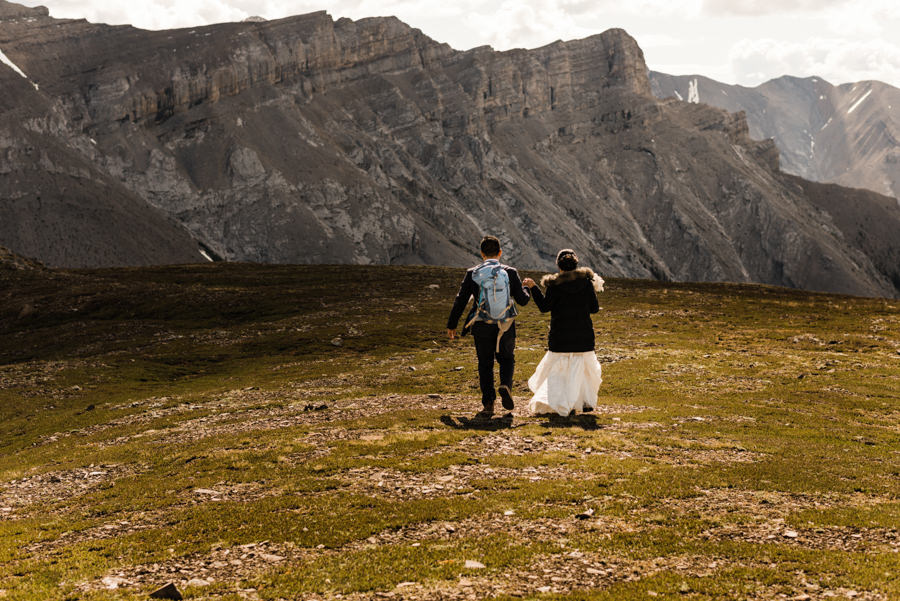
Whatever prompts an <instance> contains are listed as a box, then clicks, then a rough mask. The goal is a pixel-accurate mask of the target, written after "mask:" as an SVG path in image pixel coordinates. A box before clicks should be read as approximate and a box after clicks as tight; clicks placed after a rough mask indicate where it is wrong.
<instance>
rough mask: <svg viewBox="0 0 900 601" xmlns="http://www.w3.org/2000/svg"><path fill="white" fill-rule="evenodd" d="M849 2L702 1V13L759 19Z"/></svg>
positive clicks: (846, 0)
mask: <svg viewBox="0 0 900 601" xmlns="http://www.w3.org/2000/svg"><path fill="white" fill-rule="evenodd" d="M848 1H849V0H703V6H702V11H703V13H704V14H707V15H711V16H717V17H719V16H737V17H748V16H749V17H759V16H763V15H773V14H774V15H785V14H796V13H805V12H817V11H821V10H823V9H825V8H827V7H829V6H833V5H840V4H846V3H848Z"/></svg>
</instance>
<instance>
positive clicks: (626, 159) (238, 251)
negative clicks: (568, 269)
mask: <svg viewBox="0 0 900 601" xmlns="http://www.w3.org/2000/svg"><path fill="white" fill-rule="evenodd" d="M0 51H2V52H3V53H4V54H5V56H6V57H7V59H8V61H9V62H10V63H12V64H14V65H16V69H17V70H14V69H12V68H3V67H0V71H2V72H3V77H4V82H7V81H15V82H17V86H18V87H17V88H16V91H15V92H14V93H8V92H6V91H5V90H6V87H5V85H4V87H3V90H4V92H2V93H3V94H5V100H4V102H6V103H7V104H8V105H9V107H10V108H9V111H11V112H15V111H18V115H17V116H16V115H14V116H13V117H11V118H6V117H4V123H5V125H4V127H3V129H2V130H0V139H2V140H4V142H3V145H4V146H3V150H2V151H3V152H5V153H6V156H7V157H9V158H7V159H6V161H7V162H6V163H5V165H6V166H5V168H4V169H2V170H0V193H2V195H3V197H7V196H9V195H23V194H25V195H27V194H31V195H32V196H34V195H36V193H35V192H30V190H38V191H39V192H40V198H41V200H40V203H42V204H41V205H40V206H44V205H47V206H50V207H52V209H53V211H52V213H51V214H52V216H53V218H54V219H55V221H53V220H52V219H50V218H46V219H45V220H46V221H47V222H48V223H47V225H41V226H40V227H38V226H36V225H35V224H33V223H31V222H28V221H25V219H26V216H27V215H28V214H29V213H28V212H27V211H23V212H22V214H21V216H19V215H17V214H13V218H15V219H19V220H20V221H19V222H14V223H21V226H20V227H17V228H14V229H15V231H16V232H19V231H21V232H26V233H27V235H28V236H30V238H29V240H36V241H37V242H35V243H34V245H35V246H36V247H40V248H41V249H44V251H42V252H37V251H33V250H30V249H28V252H26V249H23V248H22V245H21V243H20V242H19V240H18V239H11V238H10V237H9V236H10V235H11V234H10V232H2V231H0V244H6V245H7V246H9V247H10V248H12V249H13V250H17V251H19V252H22V253H23V254H29V255H32V256H36V257H38V258H39V259H41V260H44V261H46V262H48V263H51V264H64V263H65V262H64V261H59V260H50V259H49V258H48V256H47V254H46V252H49V250H50V249H53V248H54V247H55V245H56V244H57V240H58V239H59V236H60V235H61V234H60V232H61V231H63V230H65V228H66V227H68V225H67V224H68V220H69V217H68V214H67V210H68V205H67V203H68V200H67V199H68V195H69V194H71V192H72V190H73V189H79V190H80V189H81V188H76V186H75V184H76V183H77V185H78V186H82V187H84V189H86V190H89V191H90V192H91V194H94V193H95V192H96V191H98V190H102V191H104V192H105V195H100V194H97V195H96V197H97V199H96V202H97V203H99V204H98V205H97V206H99V207H100V209H98V211H100V212H99V213H98V214H97V215H94V216H92V215H90V214H88V212H87V209H86V207H87V205H85V207H83V208H81V211H80V212H79V213H78V215H80V216H81V217H82V219H83V222H84V224H85V225H84V229H85V230H88V229H89V228H88V226H87V223H89V222H92V221H91V220H92V219H94V221H93V222H99V223H101V224H104V218H103V217H101V215H104V214H105V213H106V212H108V211H111V210H113V209H114V208H118V209H121V213H120V215H121V216H122V219H123V220H124V219H125V217H127V216H130V215H138V214H140V215H142V217H141V218H140V219H139V220H138V221H140V222H142V223H146V224H147V226H148V227H147V228H145V229H140V228H139V226H140V225H141V224H137V225H136V224H133V223H124V222H123V223H122V224H121V226H120V227H117V228H108V227H107V228H104V231H96V232H94V231H91V232H90V234H91V235H90V236H88V238H89V241H86V243H88V242H89V243H91V244H95V245H101V246H102V247H103V248H119V247H120V245H123V244H125V242H126V241H123V240H122V239H121V238H122V235H123V234H124V235H126V236H128V237H129V239H132V240H138V239H140V236H143V235H145V234H147V232H150V233H152V235H153V236H156V237H157V239H159V240H165V241H168V243H169V245H168V248H169V252H171V254H172V255H173V256H177V257H178V258H179V259H180V258H182V253H186V254H185V255H184V256H187V255H190V257H199V251H198V246H197V245H198V244H201V245H202V246H201V247H200V248H202V250H203V252H204V253H206V254H207V255H208V256H209V257H211V258H222V259H226V260H230V261H257V262H271V263H362V264H365V263H381V264H388V263H400V264H402V263H429V264H443V265H465V264H469V263H471V262H472V261H473V260H474V255H475V252H474V251H475V250H476V246H477V243H478V240H479V239H480V237H481V235H482V233H483V232H485V231H489V232H492V233H496V234H497V235H499V237H500V238H501V240H502V242H503V244H504V249H505V254H504V256H505V257H507V258H508V259H509V261H510V262H512V263H514V264H517V265H519V266H520V267H526V268H528V267H530V268H541V269H547V268H551V267H552V260H553V257H554V256H555V253H556V251H557V250H558V249H559V248H560V247H563V246H571V247H574V248H576V249H578V251H579V253H580V255H581V256H582V258H583V259H584V261H585V263H588V264H590V265H592V266H593V267H595V268H596V269H598V270H599V271H600V272H601V273H604V274H605V275H610V276H627V277H651V278H657V279H666V280H713V281H723V280H727V281H756V282H764V283H772V284H780V285H788V286H793V287H800V288H808V289H816V290H827V291H834V292H845V293H854V294H866V295H887V296H894V295H897V294H898V288H897V286H896V285H895V283H894V278H893V275H892V274H893V271H891V270H892V269H896V266H889V268H888V269H887V270H885V268H883V267H880V266H881V265H882V263H880V262H879V261H876V260H875V258H874V257H872V256H869V255H868V254H867V252H868V251H869V250H870V247H869V246H860V245H859V244H858V243H857V241H856V240H854V239H848V237H847V235H846V234H845V232H844V231H843V230H842V229H841V228H840V227H839V226H838V225H837V224H836V222H835V219H834V218H833V216H832V215H831V214H830V213H829V212H828V211H827V210H826V209H824V208H823V207H822V206H820V205H817V204H816V203H815V202H814V201H813V199H812V198H811V197H810V195H811V194H813V193H815V190H814V189H812V188H808V187H804V186H803V185H798V184H797V182H796V181H795V180H794V179H792V178H791V177H790V176H788V175H786V174H784V173H782V172H781V171H780V170H779V169H778V153H777V150H776V148H775V146H774V144H773V143H772V142H771V141H768V140H765V141H754V140H752V139H751V137H750V136H749V135H748V134H749V131H748V125H747V122H746V120H745V118H744V116H743V115H740V114H737V115H735V114H730V113H728V112H725V111H722V110H719V109H716V108H713V107H710V106H706V105H698V104H691V103H686V102H678V101H675V100H658V99H657V98H655V97H654V96H653V94H652V93H651V85H650V80H649V78H648V75H647V68H646V64H645V63H644V59H643V54H642V52H641V50H640V48H639V47H638V45H637V43H636V42H635V41H634V40H633V39H632V38H631V37H630V36H628V34H627V33H625V32H624V31H622V30H619V29H612V30H609V31H606V32H604V33H602V34H599V35H595V36H592V37H589V38H586V39H583V40H575V41H569V42H555V43H553V44H550V45H548V46H545V47H543V48H538V49H534V50H511V51H508V52H496V51H494V50H492V49H490V48H488V47H482V48H475V49H472V50H469V51H465V52H461V51H456V50H454V49H452V48H450V47H449V46H447V45H446V44H441V43H438V42H436V41H434V40H431V39H430V38H428V37H426V36H424V35H423V34H422V33H421V32H420V31H419V30H417V29H413V28H410V27H409V26H407V25H405V24H404V23H402V22H400V21H398V20H397V19H395V18H372V19H362V20H360V21H351V20H349V19H339V20H337V21H334V20H332V18H331V17H330V16H328V15H327V14H326V13H324V12H318V13H313V14H309V15H301V16H297V17H290V18H286V19H280V20H277V21H266V22H259V21H258V20H254V21H253V22H246V23H228V24H221V25H213V26H208V27H198V28H194V29H183V30H174V31H142V30H139V29H135V28H133V27H129V26H116V27H111V26H106V25H97V24H92V23H88V22H86V21H84V20H58V19H53V18H51V17H49V15H48V14H47V11H46V9H27V8H24V7H21V6H18V5H15V4H11V3H7V2H3V0H0ZM4 110H5V112H6V109H4ZM45 149H50V150H45ZM51 151H52V152H53V153H56V154H52V155H51V154H48V155H47V156H48V157H49V163H48V161H44V160H42V159H41V156H43V155H42V154H41V153H50V152H51ZM57 156H59V157H65V161H63V159H62V158H55V157H57ZM59 165H63V167H62V168H60V167H59ZM60 171H62V172H64V173H63V176H64V177H65V179H64V180H60V181H57V179H54V178H56V177H63V176H57V174H58V172H60ZM846 194H848V195H849V196H850V197H852V198H854V199H857V198H858V206H860V207H861V210H863V211H864V212H868V211H869V208H868V207H869V205H870V204H871V202H872V201H871V198H870V197H869V196H858V195H857V193H856V192H854V191H848V192H846ZM85 196H87V193H86V194H85ZM31 202H32V203H35V201H34V200H31ZM104 203H105V204H104ZM876 204H877V210H878V211H882V212H881V213H878V215H879V219H884V220H886V221H885V223H886V224H888V225H889V226H891V225H893V224H897V225H900V208H898V209H895V210H891V209H890V208H885V207H884V206H882V204H883V203H881V201H878V203H876ZM34 206H38V205H36V204H35V205H34ZM7 210H8V209H7V208H6V207H5V206H4V208H3V211H7ZM872 210H875V209H872ZM46 211H48V212H49V209H46ZM150 215H153V216H155V217H156V218H157V219H156V220H154V219H151V218H150ZM2 218H3V220H4V222H7V221H8V220H9V219H10V217H9V216H8V214H3V215H2ZM51 226H52V227H51ZM150 226H153V227H152V228H151V227H150ZM175 226H177V227H175ZM132 227H138V229H131V228H132ZM179 228H180V229H179ZM895 231H896V230H895ZM188 233H189V235H188ZM18 235H19V236H20V238H21V237H23V236H24V235H25V234H18ZM147 235H149V234H147ZM894 238H895V236H892V237H891V238H890V239H888V240H884V241H878V244H875V246H873V247H871V248H874V247H877V248H878V249H882V250H883V248H882V247H884V248H887V249H888V250H890V249H893V248H895V247H896V244H897V242H896V241H895V240H894ZM134 246H135V245H132V246H131V247H128V248H127V252H128V255H129V257H130V258H133V259H134V260H136V261H137V260H146V261H148V262H158V259H156V258H151V259H144V258H143V257H140V256H138V255H137V254H133V253H137V249H136V248H134ZM137 246H140V247H142V248H143V247H144V245H137ZM160 246H161V248H162V247H164V246H165V245H163V244H162V242H160ZM885 252H887V251H885ZM98 254H99V253H97V252H95V253H94V254H93V255H87V254H86V255H85V256H83V257H81V258H80V260H81V261H82V262H85V263H86V262H90V261H93V262H95V263H96V264H103V263H104V262H105V261H112V260H119V259H120V258H121V255H122V254H125V249H124V247H123V249H122V250H121V251H120V254H119V255H116V256H106V257H102V258H100V259H98V258H97V255H98ZM889 254H890V253H889V252H888V255H889ZM190 257H189V258H190ZM69 261H72V260H71V259H69ZM73 262H74V261H73Z"/></svg>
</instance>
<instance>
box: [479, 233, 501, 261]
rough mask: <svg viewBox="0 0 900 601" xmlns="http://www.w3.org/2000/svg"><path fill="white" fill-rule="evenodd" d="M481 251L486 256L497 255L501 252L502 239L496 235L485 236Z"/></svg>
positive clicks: (482, 240)
mask: <svg viewBox="0 0 900 601" xmlns="http://www.w3.org/2000/svg"><path fill="white" fill-rule="evenodd" d="M481 252H482V253H483V254H484V256H485V257H496V256H497V255H499V254H500V240H498V239H497V238H495V237H494V236H485V237H484V238H482V239H481Z"/></svg>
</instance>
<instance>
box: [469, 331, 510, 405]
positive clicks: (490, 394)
mask: <svg viewBox="0 0 900 601" xmlns="http://www.w3.org/2000/svg"><path fill="white" fill-rule="evenodd" d="M499 332H500V328H498V327H497V325H496V324H489V323H484V322H481V321H476V322H475V323H473V324H472V338H473V339H474V340H475V353H476V354H477V355H478V383H479V384H480V385H481V403H482V404H483V405H484V406H485V407H492V406H493V404H494V399H496V398H497V391H496V390H494V359H495V358H496V359H497V363H498V364H499V365H500V385H501V386H502V385H506V386H509V388H510V391H512V381H513V371H515V367H516V357H515V350H516V324H515V323H513V324H512V325H511V326H510V328H509V329H508V330H506V332H504V333H503V336H502V337H501V338H500V350H499V351H497V334H498V333H499Z"/></svg>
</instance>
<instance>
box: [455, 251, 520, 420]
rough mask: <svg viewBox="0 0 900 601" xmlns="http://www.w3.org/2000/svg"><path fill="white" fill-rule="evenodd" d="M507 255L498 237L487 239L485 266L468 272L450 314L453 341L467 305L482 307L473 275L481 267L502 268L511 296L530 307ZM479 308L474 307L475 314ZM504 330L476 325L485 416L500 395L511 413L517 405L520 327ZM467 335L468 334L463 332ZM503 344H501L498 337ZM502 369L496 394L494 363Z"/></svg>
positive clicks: (477, 321)
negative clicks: (472, 300)
mask: <svg viewBox="0 0 900 601" xmlns="http://www.w3.org/2000/svg"><path fill="white" fill-rule="evenodd" d="M502 254H503V251H502V250H501V248H500V240H498V239H497V238H495V237H494V236H485V237H484V238H483V239H482V240H481V258H482V259H484V263H482V264H481V265H477V266H475V267H473V268H471V269H469V270H468V271H467V272H466V277H465V278H463V281H462V284H461V285H460V287H459V292H458V293H457V295H456V300H455V301H454V302H453V309H451V311H450V318H449V319H448V320H447V335H448V336H449V337H450V339H451V340H453V339H454V338H456V326H457V324H458V323H459V318H460V316H461V315H462V312H463V310H464V309H465V308H466V304H467V303H468V302H469V299H470V298H471V297H473V296H474V297H475V304H476V305H477V304H478V300H479V291H480V287H479V285H478V284H476V283H475V280H474V279H473V277H472V276H473V274H474V272H475V270H476V269H477V268H478V267H482V266H485V265H498V266H499V267H501V268H502V269H503V270H504V271H506V275H507V276H508V278H509V294H510V295H511V296H512V298H513V299H515V302H517V303H518V304H520V305H523V306H524V305H527V304H528V301H529V300H531V294H530V293H529V292H528V289H527V288H525V287H524V286H523V285H522V280H521V279H519V272H518V271H516V270H515V268H513V267H509V266H508V265H501V264H500V256H501V255H502ZM474 308H475V307H473V310H474ZM501 329H503V328H501V327H500V326H498V325H497V324H496V323H487V322H486V321H480V320H478V318H477V317H476V321H474V323H472V338H473V339H474V340H475V354H476V355H477V357H478V382H479V384H480V386H481V404H482V406H483V407H484V412H485V413H487V414H490V413H493V411H494V400H495V399H496V398H497V392H499V394H500V399H501V401H502V403H503V408H504V409H506V410H508V411H511V410H512V409H513V408H514V407H515V405H514V403H513V398H512V379H513V371H514V369H515V365H516V359H515V355H514V353H515V348H516V324H515V321H512V323H511V325H510V326H509V329H506V331H504V332H501ZM463 333H465V330H463ZM498 336H499V337H500V340H499V341H498V340H497V337H498ZM495 358H496V360H497V363H498V364H499V365H500V387H499V388H498V390H497V392H494V359H495Z"/></svg>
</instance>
